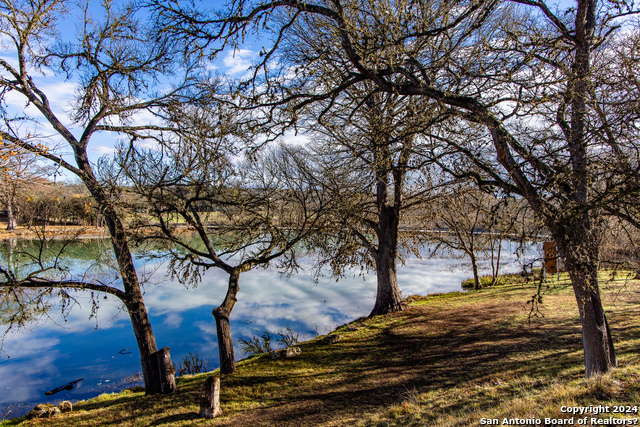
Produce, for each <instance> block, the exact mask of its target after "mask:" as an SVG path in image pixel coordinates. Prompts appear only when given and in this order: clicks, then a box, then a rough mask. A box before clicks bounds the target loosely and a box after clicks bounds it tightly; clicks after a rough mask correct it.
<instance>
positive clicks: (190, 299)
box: [0, 243, 539, 419]
mask: <svg viewBox="0 0 640 427" xmlns="http://www.w3.org/2000/svg"><path fill="white" fill-rule="evenodd" d="M86 244H87V243H85V245H86ZM96 244H98V243H96ZM429 250H430V248H429V247H425V248H424V252H425V254H428V253H429ZM515 251H516V245H515V244H510V243H509V244H506V245H505V248H504V249H503V253H502V256H503V259H502V262H503V265H504V268H503V269H502V272H507V271H510V272H517V271H520V270H521V268H522V267H521V266H522V263H523V262H530V261H531V260H532V259H534V258H537V257H538V256H539V255H538V254H539V247H538V245H531V246H530V247H529V248H528V249H527V251H526V255H525V256H524V257H518V256H516V255H515V254H514V252H515ZM80 258H84V259H83V260H75V261H73V262H71V264H73V265H74V266H75V268H78V269H80V268H86V267H87V266H88V265H90V264H91V260H87V259H86V256H85V257H80ZM136 267H137V268H138V269H139V273H140V272H145V273H146V275H147V276H149V284H147V285H146V286H145V303H146V305H147V309H148V310H149V315H150V318H151V324H152V327H153V330H154V333H155V336H156V341H157V344H158V348H161V347H165V346H169V347H170V348H171V357H172V360H173V361H174V362H175V363H176V364H178V362H180V361H181V360H182V358H183V357H184V356H186V355H187V354H188V353H198V354H199V355H200V357H202V358H204V359H207V360H208V361H209V362H210V363H209V366H210V368H211V369H213V368H216V367H218V348H217V343H216V328H215V323H214V321H213V317H212V316H211V310H212V309H213V308H214V307H216V306H217V305H218V304H220V303H221V302H222V300H223V298H224V296H225V293H226V286H227V276H226V274H224V273H223V272H221V271H219V270H216V269H211V270H209V271H208V272H207V273H206V275H205V276H204V277H203V280H202V283H201V284H200V285H199V286H198V287H197V288H195V289H186V288H185V287H184V286H182V285H181V284H179V283H177V282H172V281H171V280H169V279H168V278H167V277H166V276H167V274H166V273H167V271H166V264H163V263H149V262H145V261H144V260H141V259H138V260H137V261H136ZM480 267H481V270H482V271H481V274H488V273H489V272H490V265H489V263H488V261H487V260H485V261H483V262H482V263H481V265H480ZM357 273H358V272H357V271H356V272H354V275H351V276H349V277H346V278H343V279H340V280H339V281H336V280H335V279H332V278H330V277H325V278H321V279H320V280H319V281H318V282H317V283H316V282H315V281H314V280H313V279H312V278H311V276H310V275H309V274H307V273H305V272H304V271H301V272H299V273H298V274H295V275H293V276H291V277H288V278H287V277H282V276H281V275H279V274H278V272H277V271H274V270H256V271H251V272H247V273H243V274H242V275H241V276H240V293H239V294H238V303H237V304H236V306H235V308H234V310H233V312H232V314H231V329H232V333H233V338H234V340H235V344H236V348H235V351H236V357H237V358H238V359H241V358H243V357H245V354H243V352H242V351H241V349H240V348H239V347H237V343H238V339H239V338H250V337H253V336H254V335H260V334H261V333H263V332H265V331H267V332H271V333H276V332H278V330H281V329H285V328H291V329H292V330H294V331H296V332H299V333H300V334H301V336H302V337H303V338H312V337H314V336H315V335H317V334H320V335H322V334H326V333H328V332H329V331H331V330H333V329H335V328H336V327H337V326H340V325H342V324H345V323H348V322H350V321H352V320H354V319H357V318H358V317H361V316H366V315H367V314H368V313H369V312H370V311H371V309H372V307H373V303H374V300H375V289H376V281H375V275H371V274H365V275H364V276H358V275H356V274H357ZM469 277H471V266H470V264H468V263H467V262H466V261H465V260H464V259H456V258H450V257H449V258H427V257H425V258H423V259H418V258H415V257H407V259H406V264H405V265H404V266H400V265H399V268H398V282H399V284H400V288H401V290H402V293H403V295H404V296H407V295H413V294H417V295H426V294H431V293H440V292H452V291H459V290H461V287H460V283H461V281H462V280H464V279H467V278H469ZM152 283H153V284H152ZM74 296H76V295H74ZM77 298H78V300H79V303H80V304H79V305H78V306H76V307H75V308H74V309H73V310H72V312H71V314H70V315H69V316H68V317H67V318H66V320H65V319H63V318H62V316H61V315H60V314H59V310H54V311H53V312H52V313H51V314H50V316H49V317H48V318H44V319H42V320H41V321H40V322H38V323H37V324H33V325H30V327H29V328H28V330H22V331H19V332H15V333H10V334H8V335H7V336H6V337H5V339H4V343H3V346H2V353H0V381H1V382H0V419H2V418H3V417H7V418H9V417H15V416H20V415H23V414H25V413H26V412H28V411H29V410H31V409H32V408H33V407H34V406H35V405H36V404H38V403H47V402H51V403H57V402H59V401H61V400H71V401H76V400H82V399H87V398H91V397H94V396H96V395H98V394H100V393H103V392H106V391H116V390H120V389H123V388H127V387H131V386H132V385H141V383H140V382H133V383H132V382H130V380H127V377H130V376H132V375H135V374H136V373H138V372H139V371H140V358H139V353H138V351H137V346H136V341H135V338H134V335H133V331H132V329H131V325H130V323H129V319H128V315H127V313H126V311H124V310H123V308H122V306H121V304H119V302H118V300H117V299H116V298H115V297H111V296H108V297H107V298H106V299H104V297H103V296H101V297H100V308H99V310H98V314H97V318H93V319H90V315H91V303H90V301H89V299H88V298H86V297H84V296H82V295H81V294H77ZM80 378H83V381H81V382H80V383H79V384H77V386H76V387H75V388H74V389H73V390H70V391H67V390H65V391H62V392H60V393H57V394H55V395H53V396H46V395H45V394H44V393H45V392H46V391H49V390H52V389H54V388H56V387H59V386H62V385H64V384H66V383H68V382H70V381H74V380H77V379H80Z"/></svg>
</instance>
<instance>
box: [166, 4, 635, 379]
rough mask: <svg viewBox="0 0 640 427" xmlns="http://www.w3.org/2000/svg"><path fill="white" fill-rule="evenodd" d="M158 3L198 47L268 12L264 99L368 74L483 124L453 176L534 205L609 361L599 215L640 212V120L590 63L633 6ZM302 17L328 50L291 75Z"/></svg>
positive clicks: (294, 98)
mask: <svg viewBox="0 0 640 427" xmlns="http://www.w3.org/2000/svg"><path fill="white" fill-rule="evenodd" d="M157 8H158V9H162V10H163V15H162V18H163V19H172V20H175V22H176V23H177V25H173V26H172V28H171V31H176V32H177V33H178V35H181V36H184V37H185V38H190V39H193V38H194V37H195V38H197V39H198V40H199V41H200V42H202V43H195V44H193V45H192V46H193V47H195V48H202V47H208V46H209V45H211V44H212V43H213V42H214V41H222V42H229V43H231V42H233V41H234V40H238V39H239V37H240V36H241V35H244V34H245V32H246V31H258V30H259V29H260V28H263V26H262V25H263V22H265V21H268V22H269V24H268V25H266V27H267V28H269V29H270V30H271V31H272V32H273V34H274V35H275V36H274V38H273V40H274V43H273V45H272V46H271V47H270V48H268V49H266V50H265V52H264V55H263V56H262V57H261V60H260V63H259V64H257V67H256V73H255V74H254V79H253V80H254V81H259V82H260V84H257V85H254V86H251V87H252V88H254V89H255V92H254V93H255V96H254V100H255V101H256V102H261V103H265V104H266V105H269V102H267V101H268V100H269V99H273V100H274V101H271V102H270V103H271V105H275V104H276V103H280V104H287V105H288V110H289V111H295V109H296V108H299V107H300V106H301V105H305V104H308V103H309V102H314V101H315V100H318V99H332V98H334V97H335V96H336V94H337V93H340V92H342V91H343V90H344V89H345V88H347V87H350V86H352V85H354V84H356V83H359V82H361V81H365V80H366V81H370V82H372V83H373V84H375V85H376V87H377V88H378V90H380V91H384V92H389V93H394V94H401V95H407V96H419V97H425V98H429V99H432V100H435V101H437V102H439V103H440V104H441V105H444V106H447V107H448V108H450V109H451V111H452V112H455V113H456V114H457V115H458V116H459V117H460V120H461V126H467V127H473V126H476V127H479V129H480V132H481V133H484V136H483V137H482V138H483V139H484V140H485V141H488V142H489V143H490V144H483V143H482V141H477V140H469V139H468V138H467V139H465V140H459V141H458V143H455V142H453V145H454V146H456V148H457V149H459V150H460V151H462V152H463V153H465V154H466V155H467V156H468V157H469V158H470V159H471V160H472V161H473V162H475V163H476V166H477V167H478V168H479V169H480V170H481V171H482V172H481V173H479V174H478V173H474V172H471V173H468V172H467V173H461V172H460V171H453V172H456V173H458V174H463V175H464V174H466V175H469V176H473V177H475V179H476V181H477V182H478V183H479V184H480V185H493V186H497V187H501V188H502V189H503V190H504V191H506V192H507V193H511V194H519V195H521V196H522V197H524V198H525V199H526V200H527V201H528V203H529V204H530V205H531V207H532V209H533V210H534V211H535V212H536V215H538V216H539V217H540V218H541V219H542V221H543V222H544V223H545V225H546V227H547V228H548V229H549V231H550V233H551V234H552V235H553V237H554V240H555V241H556V244H557V246H558V249H559V252H560V256H561V257H562V258H563V260H564V264H565V266H566V268H567V271H568V272H569V275H570V276H571V280H572V284H573V288H574V292H575V296H576V300H577V303H578V307H579V309H580V318H581V322H582V331H583V344H584V352H585V369H586V376H591V375H593V374H595V373H599V372H606V371H607V370H608V369H609V368H610V367H611V366H615V364H616V359H615V352H614V349H613V341H612V338H611V334H610V331H609V327H608V325H607V321H606V316H605V313H604V310H603V309H602V303H601V300H600V291H599V286H598V278H597V265H598V262H597V261H598V249H597V248H598V240H599V226H598V224H599V221H600V218H601V214H602V212H603V210H616V214H618V215H621V214H630V213H635V211H632V210H629V211H628V212H627V211H625V212H623V210H622V209H619V207H620V206H621V203H623V201H624V199H628V200H632V199H634V197H631V196H633V195H635V193H637V190H636V188H635V186H634V185H629V184H630V177H631V176H633V173H637V165H638V163H639V162H638V161H637V155H636V154H635V153H637V150H635V149H634V143H633V141H636V140H637V138H636V137H635V135H637V127H636V126H634V125H632V126H628V125H625V124H624V122H623V121H620V120H619V118H620V117H623V116H627V117H630V116H629V114H618V112H619V111H620V110H619V109H618V108H613V107H614V106H618V107H621V108H622V109H626V110H627V111H633V109H632V108H631V109H629V107H630V106H631V104H632V103H631V102H629V101H630V100H631V99H632V97H629V94H628V92H627V94H625V93H624V92H622V91H616V92H613V93H612V92H610V91H606V90H600V89H599V88H600V85H599V84H597V83H598V79H599V78H597V77H596V74H597V73H596V68H592V65H593V63H594V61H596V60H597V59H598V57H599V56H602V57H606V56H607V55H606V52H611V50H610V46H609V45H610V43H608V42H609V41H612V40H613V38H612V35H613V34H614V33H615V32H616V29H618V28H620V24H619V22H621V20H623V19H625V17H629V16H631V15H633V14H636V13H637V12H638V11H637V10H635V9H634V6H633V4H631V3H627V2H602V4H600V2H597V1H596V0H578V1H577V6H576V7H575V8H570V9H567V10H566V11H561V10H552V8H551V7H550V6H549V5H548V4H547V3H546V2H544V1H538V0H514V1H512V2H508V3H506V2H498V1H454V2H428V1H424V2H408V1H395V2H387V1H381V2H377V3H376V4H375V6H372V5H371V4H367V6H366V7H364V6H363V5H362V4H361V3H358V2H354V1H347V2H339V3H336V2H316V3H309V2H306V1H287V2H281V1H273V2H266V3H265V2H259V3H258V2H255V3H254V2H250V1H244V0H237V1H234V2H232V3H231V4H230V7H229V9H227V10H226V12H225V13H223V14H216V15H207V14H206V13H205V12H202V11H196V13H192V12H193V11H189V10H186V9H182V8H178V7H175V6H174V4H173V3H163V2H158V3H157ZM187 17H188V18H189V19H186V18H187ZM296 22H303V23H304V24H306V25H308V24H310V23H311V24H313V25H314V26H315V27H316V28H321V29H322V33H323V34H324V38H323V39H322V40H321V43H323V45H324V46H325V51H326V52H325V53H324V54H323V55H321V56H313V55H309V56H307V57H302V59H303V61H302V62H301V63H299V64H298V68H299V69H302V70H304V72H300V73H299V74H296V75H295V77H297V78H293V79H290V80H289V81H287V83H288V84H283V83H282V79H280V78H279V76H280V75H282V74H281V73H278V72H277V71H276V70H278V69H280V70H282V67H281V66H280V68H278V67H279V64H282V65H284V66H286V67H290V66H291V65H292V64H291V63H289V62H287V60H286V56H287V50H286V49H282V50H280V48H281V47H283V46H284V45H285V44H286V40H287V37H288V34H289V33H288V31H289V29H290V28H293V27H294V23H296ZM196 28H197V31H195V32H194V30H195V29H196ZM318 43H319V42H318ZM223 45H224V43H223ZM216 46H219V44H218V45H216ZM381 47H382V49H381ZM283 57H284V58H283ZM627 58H630V59H632V61H631V63H634V61H636V60H637V58H633V56H632V55H627ZM326 61H331V63H332V64H333V66H336V67H342V68H343V72H341V76H343V78H342V79H341V80H340V83H339V84H334V85H331V86H330V87H327V88H326V90H324V91H317V90H316V91H315V92H312V91H309V90H307V89H308V86H307V83H308V82H309V81H310V80H311V79H312V78H317V75H316V74H315V72H316V71H318V72H321V71H322V70H323V69H324V66H320V65H317V64H323V63H325V62H326ZM631 69H633V70H635V66H632V67H631ZM258 70H261V71H260V72H258ZM262 70H264V72H262ZM618 74H619V73H618ZM599 75H600V76H604V75H603V74H599ZM615 75H616V74H615V73H614V74H608V77H609V78H611V77H614V76H615ZM258 76H260V78H258ZM305 76H306V77H305ZM314 76H315V77H314ZM265 78H266V80H267V81H266V82H265V81H261V80H260V79H262V80H264V79H265ZM602 80H604V79H602ZM631 81H633V80H631ZM603 82H604V81H603ZM613 86H615V85H613V84H606V85H604V86H603V89H606V88H607V87H613ZM314 88H316V87H315V86H314ZM632 88H633V87H632ZM265 89H266V90H265ZM631 116H633V115H631ZM534 117H535V118H536V120H533V119H532V118H534ZM538 120H541V121H538ZM627 124H628V122H627ZM608 130H609V131H611V130H612V131H613V132H608ZM605 154H606V155H605ZM605 164H606V165H609V166H615V167H606V168H603V167H602V165H605ZM616 170H617V171H624V173H623V174H620V173H619V172H618V173H615V171H616ZM620 177H621V178H620ZM596 182H597V183H602V185H594V183H596ZM621 193H624V194H626V196H625V197H621V196H622V194H621ZM629 205H630V203H628V204H627V205H626V206H629ZM610 206H613V207H610Z"/></svg>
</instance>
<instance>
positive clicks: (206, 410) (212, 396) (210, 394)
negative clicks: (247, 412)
mask: <svg viewBox="0 0 640 427" xmlns="http://www.w3.org/2000/svg"><path fill="white" fill-rule="evenodd" d="M220 414H222V410H221V409H220V378H218V377H209V378H207V381H205V383H204V394H203V395H202V398H201V399H200V416H201V417H203V418H209V419H211V418H215V417H217V416H218V415H220Z"/></svg>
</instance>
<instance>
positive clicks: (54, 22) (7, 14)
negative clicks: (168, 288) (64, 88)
mask: <svg viewBox="0 0 640 427" xmlns="http://www.w3.org/2000/svg"><path fill="white" fill-rule="evenodd" d="M103 7H104V8H103V9H102V10H101V11H100V12H101V13H102V14H103V16H102V17H101V19H100V20H97V19H94V18H93V17H92V13H90V12H89V10H88V5H85V6H84V8H80V9H74V10H70V9H69V5H68V3H67V2H63V1H56V0H39V1H32V2H26V1H11V0H4V1H2V2H1V3H0V35H1V37H2V39H3V43H4V44H5V45H6V46H9V47H10V48H11V49H12V50H11V51H9V52H8V54H7V55H6V56H4V57H3V58H2V59H0V102H2V106H1V108H0V114H1V115H2V123H1V124H0V136H1V137H2V140H3V142H4V144H5V146H12V147H16V150H20V151H26V152H29V153H32V154H33V155H37V156H39V157H40V158H42V159H45V160H47V161H49V162H51V163H52V164H54V165H55V166H56V167H57V168H59V169H61V170H64V171H66V172H67V173H70V174H72V175H75V176H76V177H78V178H79V179H80V181H81V182H82V183H83V184H84V186H86V188H87V190H88V191H89V193H90V194H91V196H92V197H93V199H94V200H95V201H96V202H97V205H98V208H99V209H100V211H101V214H102V215H103V216H104V218H105V222H106V225H107V227H108V231H109V235H110V238H111V242H112V247H113V255H114V257H115V260H116V262H117V265H118V270H119V275H120V279H119V283H117V284H111V283H104V282H100V281H94V282H91V283H87V282H85V281H82V280H78V278H77V277H69V276H60V275H59V274H54V275H51V274H50V272H51V271H55V270H56V269H55V268H53V269H52V267H51V266H50V265H45V264H43V263H42V262H41V260H39V259H36V260H35V265H34V269H33V271H30V272H29V274H27V275H26V276H21V275H18V274H15V273H16V272H15V270H12V269H10V268H7V269H3V270H2V273H3V277H2V286H3V287H4V288H5V289H9V290H11V289H15V288H50V289H61V293H62V294H63V295H66V291H65V290H67V289H83V290H88V291H97V292H104V293H107V294H111V295H114V296H116V297H118V298H119V299H120V300H121V301H122V303H123V304H124V306H125V307H126V309H127V312H128V313H129V317H130V320H131V325H132V327H133V331H134V334H135V336H136V340H137V343H138V348H139V351H140V359H141V365H142V373H143V376H144V382H145V386H146V391H147V393H156V392H160V391H163V392H171V391H173V390H174V389H175V384H174V382H173V373H172V372H171V369H170V368H169V369H167V370H164V371H163V372H162V373H161V372H160V371H159V369H158V367H157V366H156V365H157V361H158V360H157V357H158V356H157V355H158V349H157V346H156V341H155V337H154V334H153V330H152V328H151V324H150V321H149V316H148V314H147V310H146V307H145V304H144V300H143V293H142V289H141V286H140V282H139V279H138V276H137V274H136V269H135V267H134V264H133V259H132V254H131V251H130V248H129V242H128V239H127V229H126V224H125V223H124V221H123V218H122V216H121V211H120V210H119V207H118V201H119V194H118V189H115V188H112V187H110V186H109V185H107V184H105V183H103V182H101V181H100V180H99V178H98V175H97V171H96V168H95V165H93V164H92V163H91V162H90V160H89V156H88V153H89V150H90V149H91V147H93V146H94V145H96V144H98V143H99V142H97V140H99V138H100V135H110V137H111V138H113V136H114V135H115V136H118V135H129V136H130V137H132V138H136V137H137V136H139V135H142V134H146V133H149V132H158V131H162V130H166V129H164V128H163V127H162V126H156V125H153V124H150V123H149V122H144V123H142V124H136V120H137V118H136V115H137V114H143V113H147V117H149V116H151V117H153V115H154V114H155V111H156V110H157V109H161V108H163V106H165V105H166V104H167V103H169V102H170V101H172V100H174V99H175V97H176V96H177V95H178V94H179V93H180V91H181V90H182V89H183V88H184V87H185V86H187V85H188V84H189V80H188V79H186V78H185V77H184V76H185V75H187V74H185V73H182V77H180V76H174V77H175V80H174V82H177V83H175V86H174V87H172V88H169V89H168V90H166V91H164V92H161V91H159V90H158V89H157V88H158V87H160V86H167V85H168V82H169V81H170V79H171V77H170V75H171V72H172V71H178V70H179V69H178V68H175V67H174V65H175V64H174V63H172V62H171V58H172V54H171V52H170V51H169V47H168V46H167V45H159V44H152V43H151V42H150V39H149V38H148V31H147V29H146V28H145V27H144V26H142V25H141V23H140V21H139V20H138V19H137V18H136V11H135V9H133V8H132V7H129V6H125V7H123V8H121V9H119V8H117V7H116V6H114V5H113V4H112V3H109V2H107V3H105V4H104V5H103ZM73 13H79V14H80V16H81V18H80V20H79V21H78V22H79V34H78V39H77V40H76V41H75V42H70V43H63V42H61V41H58V42H56V40H60V39H59V34H58V33H57V31H56V30H57V28H58V27H57V26H58V25H59V24H60V21H62V20H67V19H69V18H68V17H69V16H73V15H72V14H73ZM43 74H44V75H45V76H46V77H43V76H42V75H43ZM52 79H57V80H59V81H60V82H63V81H65V80H66V79H69V80H70V81H72V82H73V83H74V85H75V87H74V94H73V96H72V102H71V103H70V105H69V109H68V111H69V114H66V113H64V112H63V111H64V109H63V108H62V107H61V106H60V105H57V104H58V101H57V100H56V99H52V98H51V93H49V92H50V91H52V87H51V85H50V84H49V83H50V81H51V80H52ZM161 79H162V81H161ZM53 89H55V88H53ZM16 101H17V102H16ZM36 273H41V274H36ZM165 352H166V350H165ZM166 355H167V356H168V352H167V353H166ZM164 359H165V360H166V359H167V358H166V357H165V358H164Z"/></svg>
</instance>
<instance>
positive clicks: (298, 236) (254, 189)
mask: <svg viewBox="0 0 640 427" xmlns="http://www.w3.org/2000/svg"><path fill="white" fill-rule="evenodd" d="M179 116H180V117H181V121H185V120H195V121H198V122H199V123H200V126H199V129H200V130H201V131H202V133H201V134H199V135H198V136H197V137H195V138H192V139H189V140H184V139H183V140H180V141H166V142H164V143H163V144H162V145H161V146H160V147H159V149H157V150H141V149H136V147H135V146H134V145H131V146H130V147H129V148H128V149H127V150H126V155H125V154H124V150H123V156H121V157H120V158H119V159H118V162H119V164H120V167H121V168H122V170H123V171H124V172H125V173H126V176H127V179H128V181H129V182H130V183H132V186H131V189H132V191H134V192H135V193H136V194H137V195H138V196H139V197H141V198H143V199H144V200H145V202H146V203H145V209H144V212H139V211H138V220H137V229H138V232H139V234H138V240H139V241H141V242H144V241H148V240H152V241H155V242H165V244H166V250H167V254H168V255H163V257H166V256H168V257H169V260H170V266H171V270H172V274H173V275H174V276H175V277H177V278H178V279H179V280H180V281H182V282H183V283H186V284H191V285H194V286H195V285H196V284H197V283H198V281H199V278H200V276H201V274H202V272H203V271H204V270H207V269H209V268H219V269H221V270H223V271H224V272H226V273H227V274H228V275H229V281H228V286H227V293H226V296H225V298H224V301H222V304H221V305H220V306H219V307H216V308H215V309H214V310H213V313H212V314H213V317H214V319H215V322H216V327H217V336H218V349H219V352H220V371H221V373H223V374H232V373H233V372H235V370H236V367H235V356H234V350H233V341H232V335H231V327H230V323H229V317H230V316H231V312H232V310H233V308H234V306H235V304H236V302H237V298H238V293H239V291H240V274H241V273H243V272H246V271H249V270H251V269H253V268H257V267H263V268H266V267H267V266H269V265H270V264H271V263H274V262H277V265H278V266H279V267H280V268H281V269H283V270H285V271H291V270H295V269H297V267H298V265H297V261H296V260H297V254H298V252H300V251H302V252H304V251H305V249H304V247H305V238H307V237H308V236H310V235H311V233H312V232H313V231H315V230H316V229H318V228H321V227H324V226H325V225H324V223H325V222H326V219H325V216H324V214H323V212H324V211H325V210H327V208H328V206H329V205H330V204H331V203H333V201H332V199H331V198H330V197H328V195H326V194H325V193H324V192H322V190H321V189H319V188H317V187H316V186H313V185H309V184H307V183H308V182H310V178H309V176H308V175H307V174H311V173H313V171H311V170H309V169H308V168H301V167H299V166H300V165H295V166H294V165H292V164H291V162H295V161H296V159H297V157H296V156H292V155H290V154H291V152H290V151H289V153H288V154H289V155H286V153H285V152H286V151H288V150H290V149H286V148H284V147H282V148H280V149H276V150H272V151H267V152H260V151H252V152H250V155H249V157H248V158H247V159H246V160H244V161H239V160H237V159H236V160H233V156H234V154H235V153H234V151H233V150H234V149H235V147H234V146H233V144H229V143H228V142H227V135H226V133H227V132H228V131H229V130H228V128H227V127H226V125H229V122H228V121H226V120H225V119H224V118H223V116H220V115H217V114H216V112H215V109H193V110H184V109H183V108H181V111H180V112H179ZM185 233H187V234H185Z"/></svg>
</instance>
